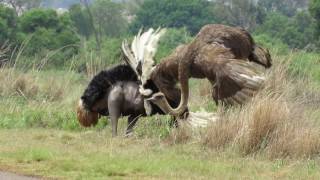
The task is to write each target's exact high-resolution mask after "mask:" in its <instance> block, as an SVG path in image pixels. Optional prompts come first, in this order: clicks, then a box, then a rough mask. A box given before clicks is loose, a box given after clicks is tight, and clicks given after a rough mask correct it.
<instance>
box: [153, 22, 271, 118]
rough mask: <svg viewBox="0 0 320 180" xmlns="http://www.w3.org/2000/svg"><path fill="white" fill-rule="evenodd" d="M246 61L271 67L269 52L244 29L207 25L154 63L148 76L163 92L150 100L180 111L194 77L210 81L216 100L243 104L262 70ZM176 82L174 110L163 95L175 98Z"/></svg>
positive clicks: (258, 82)
mask: <svg viewBox="0 0 320 180" xmlns="http://www.w3.org/2000/svg"><path fill="white" fill-rule="evenodd" d="M256 53H257V54H256ZM249 61H252V62H258V63H259V64H260V65H263V66H264V67H270V66H271V58H270V55H269V52H268V51H267V50H265V49H263V48H261V47H258V46H256V45H255V44H254V41H253V39H252V37H251V36H250V34H249V33H248V32H247V31H245V30H243V29H241V28H234V27H229V26H224V25H206V26H204V27H203V28H202V29H201V30H200V32H199V33H198V34H197V36H196V37H195V39H194V40H193V41H192V42H191V43H189V44H187V45H184V46H180V47H178V48H177V49H176V51H175V52H173V54H172V55H170V56H168V57H166V58H165V59H164V60H163V61H162V62H161V63H160V64H158V65H157V66H156V68H155V70H154V71H153V72H152V75H151V79H152V80H153V81H154V83H155V84H156V85H157V87H158V88H159V89H160V91H161V92H162V93H163V94H164V95H162V94H161V93H160V94H159V93H158V94H156V95H154V97H153V98H150V100H151V101H152V102H154V103H155V104H157V105H159V106H160V107H161V108H162V109H164V110H165V111H168V112H169V113H171V114H173V115H179V114H181V113H183V112H184V111H185V109H186V108H187V103H188V98H189V85H188V79H189V78H190V77H193V78H207V79H208V80H209V81H210V82H211V84H212V87H213V94H212V96H213V99H214V100H215V102H216V103H218V101H222V102H223V103H225V104H242V103H244V102H245V101H246V100H247V99H248V97H250V96H252V95H253V94H254V92H255V91H257V90H258V89H259V88H260V87H261V86H262V84H263V82H264V79H263V77H262V76H261V72H260V71H259V70H258V68H256V67H255V66H253V65H252V64H251V63H250V62H249ZM177 82H180V84H181V92H182V93H181V98H180V99H181V102H180V105H179V106H178V108H176V109H173V108H171V107H170V106H169V105H168V103H166V98H168V99H170V100H173V99H177V96H179V94H180V90H179V89H177V88H176V87H175V85H176V83H177Z"/></svg>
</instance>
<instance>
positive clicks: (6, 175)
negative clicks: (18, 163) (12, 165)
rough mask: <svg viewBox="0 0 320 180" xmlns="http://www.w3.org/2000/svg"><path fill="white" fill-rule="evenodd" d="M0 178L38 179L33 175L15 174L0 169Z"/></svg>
mask: <svg viewBox="0 0 320 180" xmlns="http://www.w3.org/2000/svg"><path fill="white" fill-rule="evenodd" d="M0 180H40V179H39V178H35V177H28V176H22V175H17V174H14V173H9V172H3V171H0Z"/></svg>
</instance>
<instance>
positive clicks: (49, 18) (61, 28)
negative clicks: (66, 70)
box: [20, 9, 79, 65]
mask: <svg viewBox="0 0 320 180" xmlns="http://www.w3.org/2000/svg"><path fill="white" fill-rule="evenodd" d="M20 31H21V33H22V34H23V36H21V39H20V41H23V40H24V37H26V36H28V35H30V34H33V36H32V39H31V41H30V42H29V44H28V46H26V51H25V52H26V54H27V55H29V56H33V55H35V54H40V55H41V53H43V52H46V51H48V50H49V51H50V50H57V49H59V48H63V47H67V46H70V45H71V46H72V45H74V44H77V43H78V42H79V38H78V35H77V33H76V32H75V28H74V27H73V24H72V21H71V19H70V17H69V14H68V13H65V14H63V15H60V16H58V14H57V13H56V11H54V10H50V9H33V10H30V11H28V12H25V13H24V14H23V15H22V16H21V17H20ZM77 51H78V48H77V46H72V47H71V48H66V49H63V50H62V53H60V57H59V58H56V59H58V60H59V61H56V62H57V63H56V65H61V61H63V60H65V59H67V58H69V57H70V56H72V55H73V54H75V53H77ZM42 55H46V54H45V53H44V54H42Z"/></svg>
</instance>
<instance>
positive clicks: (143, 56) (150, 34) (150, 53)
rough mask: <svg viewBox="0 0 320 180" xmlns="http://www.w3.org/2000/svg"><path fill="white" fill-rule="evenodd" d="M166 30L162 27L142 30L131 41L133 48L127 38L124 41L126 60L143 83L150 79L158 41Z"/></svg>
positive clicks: (123, 48)
mask: <svg viewBox="0 0 320 180" xmlns="http://www.w3.org/2000/svg"><path fill="white" fill-rule="evenodd" d="M164 32H165V29H160V28H158V29H157V30H154V29H152V28H150V29H149V30H148V31H146V32H144V33H142V30H140V31H139V33H138V34H137V35H136V36H135V37H134V39H133V41H132V43H131V49H130V48H129V45H128V43H127V41H126V40H124V41H123V42H122V52H123V53H124V55H125V56H126V58H124V60H125V61H126V63H127V64H128V65H130V66H131V67H132V69H133V70H134V71H135V72H136V74H137V75H138V77H139V79H140V80H141V82H142V84H144V83H146V82H147V80H148V79H150V75H151V73H152V70H153V66H154V64H155V63H154V56H155V54H156V51H157V46H158V42H159V39H160V37H161V35H163V34H164Z"/></svg>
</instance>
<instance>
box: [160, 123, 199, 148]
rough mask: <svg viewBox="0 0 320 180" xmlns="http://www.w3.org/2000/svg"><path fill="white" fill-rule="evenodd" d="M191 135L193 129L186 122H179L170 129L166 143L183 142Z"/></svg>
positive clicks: (190, 137)
mask: <svg viewBox="0 0 320 180" xmlns="http://www.w3.org/2000/svg"><path fill="white" fill-rule="evenodd" d="M192 137H193V130H192V129H191V127H190V126H188V125H187V124H186V123H183V122H180V123H179V127H177V128H174V129H172V131H171V132H170V134H169V136H168V137H167V139H166V142H167V143H168V144H171V145H174V144H185V143H187V142H189V141H190V140H191V139H192Z"/></svg>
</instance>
